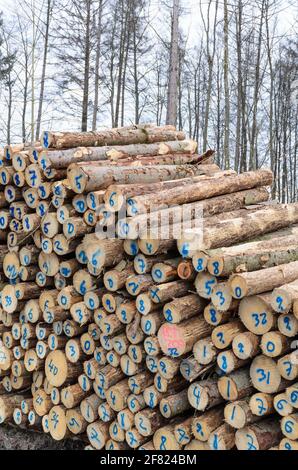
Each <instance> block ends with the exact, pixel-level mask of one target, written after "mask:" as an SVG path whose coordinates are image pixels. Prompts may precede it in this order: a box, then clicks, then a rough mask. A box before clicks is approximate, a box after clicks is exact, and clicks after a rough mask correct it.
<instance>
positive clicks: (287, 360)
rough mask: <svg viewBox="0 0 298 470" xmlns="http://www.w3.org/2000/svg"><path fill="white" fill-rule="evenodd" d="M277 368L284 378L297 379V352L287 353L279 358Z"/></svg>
mask: <svg viewBox="0 0 298 470" xmlns="http://www.w3.org/2000/svg"><path fill="white" fill-rule="evenodd" d="M277 368H278V371H279V373H280V375H281V376H282V378H284V379H286V380H295V379H296V378H297V377H298V363H297V360H296V354H295V353H291V354H286V355H285V356H283V357H281V358H279V359H278V361H277Z"/></svg>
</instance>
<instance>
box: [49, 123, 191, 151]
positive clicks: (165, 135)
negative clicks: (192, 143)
mask: <svg viewBox="0 0 298 470" xmlns="http://www.w3.org/2000/svg"><path fill="white" fill-rule="evenodd" d="M171 140H184V134H183V132H179V131H176V130H175V128H174V127H173V126H163V127H154V126H152V125H145V126H128V127H122V128H118V129H110V130H106V131H96V132H84V133H80V132H63V133H62V132H55V133H54V132H49V131H45V132H43V133H42V135H41V144H42V146H43V148H45V149H47V148H56V149H66V148H73V147H79V146H80V145H81V146H84V147H88V146H89V147H102V146H103V145H110V146H111V145H127V144H140V143H154V142H167V141H171Z"/></svg>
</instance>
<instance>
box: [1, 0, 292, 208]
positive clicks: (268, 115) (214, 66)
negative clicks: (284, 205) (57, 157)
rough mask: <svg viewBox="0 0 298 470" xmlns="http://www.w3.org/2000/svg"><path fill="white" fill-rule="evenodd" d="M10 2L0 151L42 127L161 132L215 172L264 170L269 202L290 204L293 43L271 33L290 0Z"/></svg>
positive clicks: (286, 31)
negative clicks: (269, 179)
mask: <svg viewBox="0 0 298 470" xmlns="http://www.w3.org/2000/svg"><path fill="white" fill-rule="evenodd" d="M13 1H14V2H15V5H16V7H15V11H13V8H11V9H9V10H7V11H5V21H4V22H3V23H2V24H1V31H2V33H1V37H2V41H1V45H0V50H1V66H0V86H1V98H2V99H1V103H2V104H0V110H1V112H0V122H1V126H0V136H1V139H2V144H4V142H6V140H9V141H12V142H15V141H19V140H20V139H22V140H28V139H29V140H33V137H34V138H37V137H38V135H39V133H40V131H41V130H42V129H43V128H55V129H57V130H59V129H62V128H64V129H65V128H68V129H71V130H91V129H93V130H95V129H97V128H100V127H102V126H111V125H112V126H122V125H126V124H132V123H136V124H138V123H140V122H156V123H157V124H158V125H163V124H165V123H173V124H175V125H176V126H177V127H178V128H179V129H183V130H185V131H186V133H187V134H188V136H189V137H191V138H193V139H195V140H196V141H197V142H198V149H199V152H202V151H204V150H206V149H207V148H209V147H211V148H214V149H215V150H216V162H217V163H218V164H219V165H220V166H221V167H222V168H228V167H231V168H234V169H235V170H236V171H237V172H242V171H247V170H249V169H254V168H261V167H263V166H270V167H271V168H272V171H273V172H274V175H275V184H274V186H273V189H272V195H273V197H276V198H277V199H280V200H282V201H293V200H297V198H298V190H297V171H298V168H297V165H298V163H297V142H298V129H297V100H295V99H293V96H295V91H293V90H295V84H297V42H295V40H294V36H295V29H294V27H291V25H290V24H289V26H288V28H285V27H282V24H283V22H284V13H285V12H286V8H290V7H291V3H293V1H292V0H256V1H255V2H251V1H250V0H229V1H227V0H222V1H219V0H206V1H205V0H194V1H192V2H191V5H190V2H186V0H23V2H22V4H20V3H18V2H19V1H20V0H11V3H12V2H13ZM21 6H22V8H21ZM4 9H5V7H4ZM293 11H294V10H293V8H292V7H291V12H293ZM286 16H287V17H289V15H286ZM287 21H288V23H289V19H288V20H287ZM293 21H294V18H293ZM194 24H195V25H196V27H194ZM11 55H12V56H14V58H13V57H12V59H13V60H11V62H10V66H9V67H8V68H7V63H6V61H5V57H9V56H11ZM8 62H9V61H8ZM2 69H3V71H4V75H3V77H2V72H1V70H2ZM4 76H5V78H4ZM35 117H36V123H35ZM35 125H36V127H35ZM33 131H34V134H33Z"/></svg>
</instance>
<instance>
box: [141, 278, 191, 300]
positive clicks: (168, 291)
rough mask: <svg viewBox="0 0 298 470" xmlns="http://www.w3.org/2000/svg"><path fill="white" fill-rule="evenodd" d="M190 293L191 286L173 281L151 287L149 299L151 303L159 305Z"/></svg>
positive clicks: (183, 282) (184, 282)
mask: <svg viewBox="0 0 298 470" xmlns="http://www.w3.org/2000/svg"><path fill="white" fill-rule="evenodd" d="M189 291H191V284H190V283H188V282H186V281H173V282H168V283H166V284H159V285H158V286H154V287H151V289H150V292H149V293H150V298H151V300H152V302H154V303H156V304H160V303H163V302H168V301H169V300H171V299H173V298H177V297H183V296H184V295H187V294H188V293H189Z"/></svg>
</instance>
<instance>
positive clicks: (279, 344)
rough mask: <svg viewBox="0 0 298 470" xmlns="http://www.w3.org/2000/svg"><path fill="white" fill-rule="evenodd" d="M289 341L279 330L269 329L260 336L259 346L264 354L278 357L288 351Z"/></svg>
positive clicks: (289, 347)
mask: <svg viewBox="0 0 298 470" xmlns="http://www.w3.org/2000/svg"><path fill="white" fill-rule="evenodd" d="M291 343H292V341H291V339H290V338H287V337H285V336H284V335H283V334H282V333H281V332H280V331H269V333H265V334H264V335H263V336H262V340H261V344H260V346H261V350H262V352H263V354H264V355H265V356H268V357H278V356H281V355H282V354H285V353H287V352H289V351H290V349H291Z"/></svg>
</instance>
